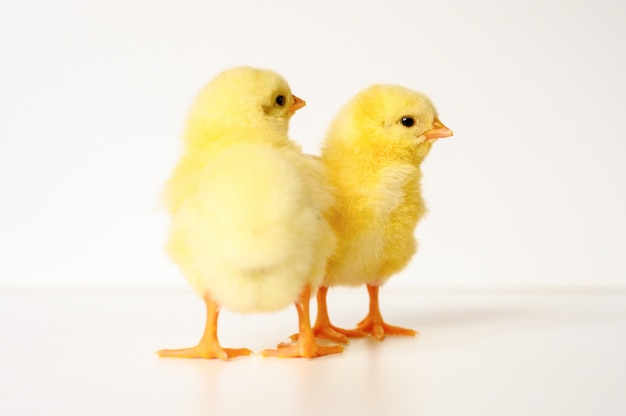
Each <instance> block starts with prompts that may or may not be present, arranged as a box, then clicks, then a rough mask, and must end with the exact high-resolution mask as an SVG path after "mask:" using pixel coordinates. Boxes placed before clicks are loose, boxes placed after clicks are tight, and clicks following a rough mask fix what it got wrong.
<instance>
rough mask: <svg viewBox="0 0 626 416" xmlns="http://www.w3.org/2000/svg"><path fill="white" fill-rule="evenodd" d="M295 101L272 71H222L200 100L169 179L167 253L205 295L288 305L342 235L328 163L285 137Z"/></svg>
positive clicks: (251, 306) (236, 306) (266, 307)
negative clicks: (333, 212) (331, 215)
mask: <svg viewBox="0 0 626 416" xmlns="http://www.w3.org/2000/svg"><path fill="white" fill-rule="evenodd" d="M281 94H282V95H285V97H286V100H287V102H286V104H285V105H284V106H280V105H278V104H277V103H276V97H277V96H278V95H281ZM293 102H294V99H293V97H292V94H291V91H290V90H289V86H288V85H287V83H286V82H285V81H284V80H283V79H282V78H281V77H280V76H278V75H277V74H275V73H273V72H271V71H266V70H258V69H252V68H248V67H244V68H237V69H235V70H231V71H227V72H226V73H223V74H221V75H219V76H218V77H216V78H215V79H214V80H213V81H212V82H211V83H209V84H208V85H207V86H206V87H205V88H204V89H203V90H202V91H201V92H200V94H199V95H198V98H197V99H196V101H195V103H194V105H193V106H192V109H191V111H190V114H189V118H188V122H187V128H186V132H185V135H184V142H185V153H184V155H183V156H182V158H181V160H180V161H179V163H178V165H177V166H176V168H175V169H174V172H173V175H172V177H171V178H170V180H169V181H168V183H167V189H166V193H165V199H166V204H167V207H168V209H169V212H170V214H171V217H172V223H171V229H170V239H169V243H168V245H167V250H168V252H169V254H170V255H171V257H172V259H173V260H174V261H175V262H176V263H177V264H178V266H179V267H180V269H181V270H182V272H183V274H184V275H185V277H186V278H187V280H188V281H189V283H190V284H191V286H192V287H193V288H194V289H195V290H196V291H197V292H198V293H199V294H200V295H205V294H209V295H210V296H211V297H212V298H213V299H214V300H215V301H216V302H217V303H218V304H220V305H222V306H224V307H226V308H229V309H231V310H234V311H237V312H263V311H273V310H277V309H280V308H283V307H285V306H287V305H289V304H291V303H292V302H293V301H294V300H295V299H296V298H297V297H298V295H299V294H300V293H301V292H302V290H303V288H304V287H305V285H306V284H310V285H311V288H312V290H313V291H315V290H316V288H317V287H318V286H319V285H320V284H321V281H322V279H323V276H324V269H325V266H326V261H327V258H328V257H329V256H330V254H331V253H332V252H333V251H334V248H335V245H336V239H335V236H334V233H333V231H332V229H331V228H330V225H329V224H328V222H327V221H326V219H325V218H324V217H323V215H322V212H323V211H324V210H327V209H328V207H329V206H330V204H331V203H332V201H333V200H332V197H331V195H330V192H329V191H328V189H327V185H326V183H325V181H326V178H325V176H324V171H323V167H322V165H321V163H320V162H318V161H316V160H314V159H313V158H310V157H308V156H305V155H303V154H302V153H301V151H300V149H299V148H298V147H297V146H296V145H295V144H294V143H293V142H291V141H290V140H289V139H288V137H287V128H288V122H289V118H290V116H291V113H290V112H289V111H288V109H289V107H290V105H291V104H293Z"/></svg>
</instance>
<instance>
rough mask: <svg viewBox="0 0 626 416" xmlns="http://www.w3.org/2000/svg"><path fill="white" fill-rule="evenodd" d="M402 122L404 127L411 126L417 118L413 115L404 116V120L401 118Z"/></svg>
mask: <svg viewBox="0 0 626 416" xmlns="http://www.w3.org/2000/svg"><path fill="white" fill-rule="evenodd" d="M400 122H401V123H402V125H403V126H404V127H411V126H412V125H414V124H415V119H414V118H413V117H402V120H400Z"/></svg>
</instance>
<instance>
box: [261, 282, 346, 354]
mask: <svg viewBox="0 0 626 416" xmlns="http://www.w3.org/2000/svg"><path fill="white" fill-rule="evenodd" d="M310 297H311V287H310V286H309V285H306V287H305V288H304V290H303V291H302V293H301V294H300V296H299V298H298V301H297V302H295V306H296V310H297V311H298V328H299V332H298V334H297V335H293V336H292V337H291V338H292V339H296V340H297V341H296V343H295V344H290V343H282V344H280V345H278V347H277V348H276V349H274V350H271V349H270V350H265V351H262V352H261V355H262V356H264V357H303V358H314V357H321V356H324V355H330V354H337V353H340V352H343V350H344V348H343V347H342V346H340V345H330V346H327V345H320V344H318V343H317V342H316V341H315V335H314V334H313V330H312V329H311V321H310V318H309V298H310Z"/></svg>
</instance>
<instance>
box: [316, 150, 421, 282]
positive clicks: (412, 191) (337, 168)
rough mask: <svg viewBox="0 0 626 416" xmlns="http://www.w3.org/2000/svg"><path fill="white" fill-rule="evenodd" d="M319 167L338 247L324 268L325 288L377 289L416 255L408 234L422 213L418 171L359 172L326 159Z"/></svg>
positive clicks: (356, 165)
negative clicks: (324, 173)
mask: <svg viewBox="0 0 626 416" xmlns="http://www.w3.org/2000/svg"><path fill="white" fill-rule="evenodd" d="M328 150H329V149H327V151H328ZM330 151H331V152H332V151H333V149H332V148H331V149H330ZM324 161H325V164H326V167H327V169H328V172H329V173H330V182H331V185H332V186H333V187H334V188H335V190H336V195H337V198H338V202H337V207H339V208H338V209H335V210H334V211H333V215H332V216H331V222H332V225H333V228H334V229H335V230H336V231H337V233H338V237H339V247H338V249H337V252H336V254H335V255H334V256H333V257H332V258H331V260H330V262H329V271H328V277H327V279H328V281H327V283H328V285H331V286H332V285H361V284H363V283H375V284H382V283H383V282H384V281H386V280H387V279H388V278H389V277H390V276H391V275H393V274H394V273H396V272H397V271H399V270H401V269H402V268H404V267H405V266H406V264H407V263H408V262H409V260H410V258H411V257H412V255H413V254H414V253H415V250H416V241H415V237H414V235H413V233H414V230H415V226H416V224H417V222H418V221H419V219H420V218H421V217H422V216H423V215H424V214H425V211H426V208H425V205H424V201H423V199H422V197H421V192H420V178H421V173H420V171H419V167H418V166H416V165H414V164H409V163H401V162H396V163H385V164H382V165H376V164H374V163H369V166H365V165H367V163H366V164H365V165H364V164H363V161H358V160H355V159H352V158H350V157H339V158H336V157H331V156H329V155H327V157H325V158H324Z"/></svg>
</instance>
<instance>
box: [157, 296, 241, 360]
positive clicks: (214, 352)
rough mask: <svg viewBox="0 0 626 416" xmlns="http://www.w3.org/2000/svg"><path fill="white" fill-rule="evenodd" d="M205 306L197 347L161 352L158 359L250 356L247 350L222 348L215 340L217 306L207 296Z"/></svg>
mask: <svg viewBox="0 0 626 416" xmlns="http://www.w3.org/2000/svg"><path fill="white" fill-rule="evenodd" d="M203 300H204V304H205V306H206V324H205V326H204V333H203V334H202V338H200V341H199V342H198V345H196V346H195V347H190V348H179V349H175V350H161V351H158V352H157V354H158V355H159V357H173V358H207V359H211V358H219V359H221V360H227V359H229V358H233V357H238V356H241V355H250V354H252V351H250V350H249V349H247V348H222V347H221V346H220V344H219V341H218V339H217V319H218V316H219V305H218V304H217V303H216V302H215V301H214V300H213V299H212V298H211V297H210V296H209V295H205V296H204V299H203Z"/></svg>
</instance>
